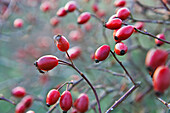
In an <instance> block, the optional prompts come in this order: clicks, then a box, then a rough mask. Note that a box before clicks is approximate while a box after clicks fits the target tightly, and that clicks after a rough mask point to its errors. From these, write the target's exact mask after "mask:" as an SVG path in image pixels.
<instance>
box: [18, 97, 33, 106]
mask: <svg viewBox="0 0 170 113" xmlns="http://www.w3.org/2000/svg"><path fill="white" fill-rule="evenodd" d="M21 102H22V103H23V104H24V106H25V108H29V107H31V105H32V104H33V97H32V96H30V95H27V96H25V97H24V98H23V99H22V100H21Z"/></svg>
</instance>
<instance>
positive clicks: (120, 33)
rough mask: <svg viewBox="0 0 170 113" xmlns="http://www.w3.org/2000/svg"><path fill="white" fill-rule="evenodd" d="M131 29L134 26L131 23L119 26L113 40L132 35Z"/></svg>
mask: <svg viewBox="0 0 170 113" xmlns="http://www.w3.org/2000/svg"><path fill="white" fill-rule="evenodd" d="M133 31H134V27H133V26H131V25H128V26H124V27H121V28H120V29H118V30H117V32H116V34H115V40H126V39H128V38H129V37H130V36H131V35H132V33H133Z"/></svg>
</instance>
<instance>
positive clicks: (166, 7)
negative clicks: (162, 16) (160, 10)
mask: <svg viewBox="0 0 170 113" xmlns="http://www.w3.org/2000/svg"><path fill="white" fill-rule="evenodd" d="M160 2H161V3H162V5H163V6H164V8H165V9H166V10H167V11H170V9H169V8H168V6H167V5H166V4H165V3H164V2H163V1H162V0H160Z"/></svg>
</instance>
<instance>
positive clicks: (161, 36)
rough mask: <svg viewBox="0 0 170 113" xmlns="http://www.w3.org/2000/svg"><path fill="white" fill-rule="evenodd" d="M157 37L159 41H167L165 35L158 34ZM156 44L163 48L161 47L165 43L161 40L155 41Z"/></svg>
mask: <svg viewBox="0 0 170 113" xmlns="http://www.w3.org/2000/svg"><path fill="white" fill-rule="evenodd" d="M156 37H158V38H159V39H163V40H165V35H164V34H158V35H157V36H156ZM155 44H156V45H157V46H161V45H163V44H164V42H162V41H161V40H158V39H155Z"/></svg>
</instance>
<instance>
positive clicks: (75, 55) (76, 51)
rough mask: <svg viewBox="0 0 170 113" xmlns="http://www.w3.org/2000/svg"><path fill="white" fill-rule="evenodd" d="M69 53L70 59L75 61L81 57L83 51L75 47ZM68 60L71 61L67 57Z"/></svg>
mask: <svg viewBox="0 0 170 113" xmlns="http://www.w3.org/2000/svg"><path fill="white" fill-rule="evenodd" d="M67 52H68V54H69V56H70V58H71V59H72V60H75V59H77V58H78V57H79V56H80V55H81V52H82V51H81V48H80V47H78V46H75V47H72V48H70V49H69V50H68V51H67ZM66 58H67V59H69V58H68V56H67V55H66Z"/></svg>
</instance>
